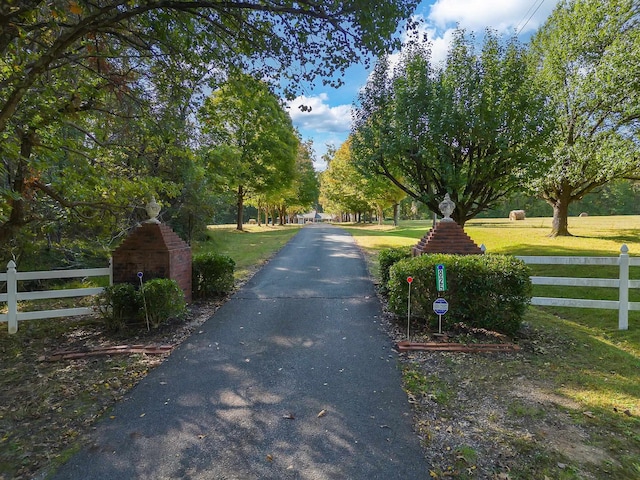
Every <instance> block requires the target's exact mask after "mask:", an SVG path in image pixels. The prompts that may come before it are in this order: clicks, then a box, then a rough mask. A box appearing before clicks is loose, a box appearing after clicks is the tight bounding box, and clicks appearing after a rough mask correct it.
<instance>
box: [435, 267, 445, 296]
mask: <svg viewBox="0 0 640 480" xmlns="http://www.w3.org/2000/svg"><path fill="white" fill-rule="evenodd" d="M436 287H437V289H438V291H439V292H446V291H447V270H446V269H445V268H444V265H443V264H441V263H439V264H438V265H436Z"/></svg>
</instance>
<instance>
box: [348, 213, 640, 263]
mask: <svg viewBox="0 0 640 480" xmlns="http://www.w3.org/2000/svg"><path fill="white" fill-rule="evenodd" d="M346 228H347V229H349V230H350V231H351V232H352V233H353V235H355V236H356V237H357V238H358V242H359V243H360V244H361V245H362V246H363V247H364V248H370V249H373V250H378V249H381V248H385V247H393V246H402V245H412V244H414V243H415V242H416V240H417V239H419V238H421V237H422V236H423V235H425V234H426V233H427V232H428V231H429V229H430V228H431V222H429V221H424V220H422V221H403V222H400V226H399V227H397V228H394V227H393V226H392V225H383V226H379V225H353V224H350V225H348V226H346ZM569 231H570V232H571V233H572V234H573V236H572V237H557V238H550V237H549V232H551V218H546V217H545V218H527V219H526V220H518V221H509V220H508V219H501V218H491V219H478V220H471V221H469V222H468V223H467V224H466V225H465V232H466V233H467V235H469V236H470V237H471V238H472V239H473V241H474V242H476V243H477V244H478V245H481V244H484V245H485V247H486V248H487V251H488V252H493V253H508V254H512V255H591V256H593V255H597V256H615V255H617V254H619V253H620V247H621V246H622V244H626V245H627V246H628V247H629V253H630V255H640V215H633V216H610V217H595V216H594V217H582V218H580V217H572V218H570V219H569Z"/></svg>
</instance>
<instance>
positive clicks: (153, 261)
mask: <svg viewBox="0 0 640 480" xmlns="http://www.w3.org/2000/svg"><path fill="white" fill-rule="evenodd" d="M157 213H158V212H156V213H155V215H157ZM151 215H152V213H150V216H151ZM112 262H113V263H112V265H113V283H131V284H133V285H135V286H138V285H140V279H139V278H138V272H142V274H143V280H144V281H147V280H151V279H153V278H170V279H173V280H175V281H176V282H177V283H178V285H179V286H180V288H181V289H182V291H183V292H184V298H185V300H186V301H187V302H191V247H189V245H188V244H187V243H186V242H185V241H183V240H182V239H181V238H180V237H179V236H178V235H177V234H176V233H175V232H174V231H173V230H172V229H171V228H170V227H169V226H167V225H165V224H162V223H160V222H159V221H158V220H157V219H156V218H155V216H152V217H151V219H150V220H148V221H147V222H145V223H143V224H141V225H140V226H138V227H137V228H136V229H135V230H134V231H133V232H132V233H131V234H130V235H129V236H128V237H127V238H126V239H125V240H124V242H122V244H121V245H120V246H119V247H118V248H116V249H115V250H114V251H113V260H112Z"/></svg>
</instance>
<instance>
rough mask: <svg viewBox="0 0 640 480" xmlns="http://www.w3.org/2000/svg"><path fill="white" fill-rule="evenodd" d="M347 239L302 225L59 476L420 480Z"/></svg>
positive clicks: (375, 314)
mask: <svg viewBox="0 0 640 480" xmlns="http://www.w3.org/2000/svg"><path fill="white" fill-rule="evenodd" d="M392 347H393V345H392V342H391V340H390V338H389V337H388V336H387V335H386V333H385V332H384V330H383V328H382V326H381V307H380V304H379V301H378V299H377V297H376V294H375V290H374V287H373V285H372V282H371V280H370V278H369V276H368V273H367V270H366V267H365V262H364V260H363V258H362V255H361V253H360V251H359V250H358V248H357V247H356V246H355V245H354V242H353V239H352V237H351V236H350V235H349V234H348V233H346V232H344V231H343V230H341V229H339V228H337V227H333V226H326V225H310V226H307V227H305V228H303V229H301V231H300V232H299V233H298V234H297V235H296V236H295V237H294V238H293V239H292V240H291V241H290V242H289V243H288V244H287V245H286V246H285V247H284V248H283V249H282V250H281V251H280V253H279V254H278V255H277V256H276V257H275V258H274V259H273V260H272V261H271V262H270V263H269V264H267V265H266V266H265V267H264V268H263V269H262V270H261V271H260V272H259V273H258V274H256V275H255V276H254V277H253V278H252V279H251V280H250V281H249V282H248V283H247V284H246V285H245V286H244V287H242V288H241V289H240V290H238V291H237V293H236V294H235V295H234V296H233V297H232V298H231V299H230V300H229V301H228V302H227V303H226V304H225V305H223V306H222V307H221V308H220V309H219V310H218V311H217V312H216V314H215V315H214V316H213V317H212V318H210V319H209V320H207V322H205V324H204V325H203V326H202V327H201V330H200V331H198V332H196V333H194V334H193V335H192V336H191V337H190V338H189V339H187V340H186V341H185V342H184V343H182V344H181V345H180V346H179V347H178V348H177V349H176V350H175V351H174V352H173V353H172V354H171V356H170V357H169V358H168V359H167V360H166V361H165V362H164V363H163V364H162V365H160V366H159V367H157V368H156V369H154V370H152V371H151V372H150V374H149V375H148V376H147V377H146V378H144V379H143V380H142V381H141V382H140V383H139V384H138V385H137V386H136V387H135V388H134V389H133V390H132V391H131V392H130V393H129V395H127V397H126V398H125V399H124V400H123V401H121V402H120V403H119V404H118V405H117V406H116V407H115V409H114V410H113V412H112V413H111V414H110V415H107V416H106V417H105V418H104V420H102V421H101V422H100V423H99V424H98V425H97V428H96V430H95V431H94V433H93V434H92V437H91V438H90V439H88V441H87V445H86V447H85V448H84V449H83V450H82V451H80V452H79V453H78V454H76V455H75V456H73V457H72V458H71V459H70V460H69V461H68V463H66V464H65V465H63V466H62V467H61V468H60V469H59V470H58V472H57V473H56V475H55V476H54V477H53V478H55V479H58V480H60V479H65V480H73V479H78V480H80V479H83V480H84V479H87V478H91V479H92V480H99V479H114V480H115V479H118V480H120V479H154V480H159V479H208V480H211V479H216V480H222V479H224V480H228V479H242V480H254V479H256V480H257V479H301V480H329V479H336V480H338V479H340V480H347V479H350V480H359V479H362V480H365V479H366V480H373V479H381V480H382V479H385V480H390V479H403V480H404V479H412V480H413V479H428V478H429V470H428V464H427V461H426V459H425V458H424V454H423V451H422V449H421V447H420V444H419V439H418V437H417V436H416V435H415V433H413V431H412V426H411V411H410V407H409V404H408V402H407V397H406V394H405V393H404V392H403V391H402V389H401V374H400V370H399V368H398V361H397V354H396V353H395V352H394V351H393V350H392Z"/></svg>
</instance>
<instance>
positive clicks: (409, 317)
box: [407, 277, 413, 341]
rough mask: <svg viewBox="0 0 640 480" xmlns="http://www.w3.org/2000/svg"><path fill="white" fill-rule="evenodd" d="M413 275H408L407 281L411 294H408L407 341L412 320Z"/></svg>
mask: <svg viewBox="0 0 640 480" xmlns="http://www.w3.org/2000/svg"><path fill="white" fill-rule="evenodd" d="M412 282H413V277H407V283H408V284H409V295H408V296H407V297H408V298H407V341H408V340H409V324H410V322H411V283H412Z"/></svg>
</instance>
